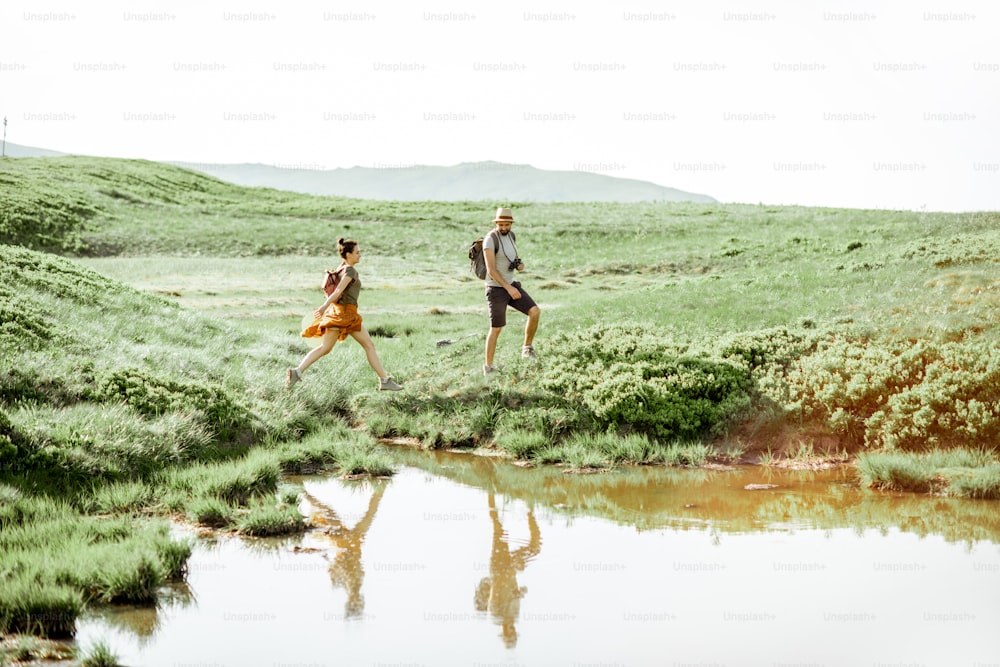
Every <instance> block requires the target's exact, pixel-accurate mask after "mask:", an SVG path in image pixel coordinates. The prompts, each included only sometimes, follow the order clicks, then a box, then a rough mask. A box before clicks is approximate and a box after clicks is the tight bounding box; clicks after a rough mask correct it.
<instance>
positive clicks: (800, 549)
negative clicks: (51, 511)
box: [77, 447, 1000, 667]
mask: <svg viewBox="0 0 1000 667" xmlns="http://www.w3.org/2000/svg"><path fill="white" fill-rule="evenodd" d="M389 451H390V452H391V453H392V456H393V457H394V458H395V459H396V460H397V461H398V473H397V474H396V475H395V476H394V477H392V478H391V479H384V480H383V479H380V480H369V481H347V480H342V479H339V478H336V477H330V476H325V477H324V476H314V477H299V478H293V479H292V481H293V482H295V483H297V484H300V485H301V486H302V488H303V490H304V491H303V494H302V503H301V506H300V507H301V510H302V511H303V513H305V514H307V515H308V516H309V517H311V518H312V520H313V523H314V524H315V525H316V528H315V529H313V530H310V531H309V532H308V533H306V534H305V535H300V536H295V537H294V538H290V539H289V538H286V539H272V540H249V539H243V538H239V537H233V536H220V537H217V538H212V539H199V540H198V541H197V543H196V546H195V549H194V553H193V555H192V557H191V559H190V561H189V573H188V577H187V582H186V584H185V585H181V586H175V587H173V588H172V589H170V591H168V592H167V595H166V596H165V601H164V602H163V603H162V604H161V605H160V606H159V608H158V609H148V608H146V609H132V608H116V609H112V610H106V611H103V612H100V613H92V614H90V615H88V616H86V617H84V618H83V619H82V620H81V621H80V622H79V623H78V635H77V641H78V643H79V644H80V645H82V646H84V647H86V646H88V645H90V644H91V643H93V642H94V641H97V640H104V641H105V642H107V643H108V644H109V646H110V647H111V649H112V651H113V652H115V653H117V654H118V656H119V657H120V658H121V660H122V662H123V663H124V664H126V665H164V666H171V667H184V666H188V667H194V666H198V667H208V666H212V665H216V666H218V665H262V666H264V665H267V666H271V667H292V666H295V667H305V666H318V665H330V666H332V665H366V666H370V667H390V666H391V667H403V666H423V665H426V666H437V665H466V666H469V667H487V666H493V665H502V666H505V667H516V666H517V667H519V666H531V665H539V666H542V665H569V666H574V667H612V666H615V667H618V666H632V665H667V666H670V667H683V666H700V667H704V666H710V665H711V666H715V665H732V666H743V665H761V666H767V667H792V666H796V667H804V666H816V665H824V666H833V665H870V666H872V667H889V666H892V667H899V666H903V665H906V666H912V665H917V666H926V667H930V666H933V665H942V666H947V667H959V666H966V667H987V666H1000V632H998V631H997V629H998V628H1000V597H998V593H1000V503H997V502H995V501H971V500H959V499H948V498H936V497H929V496H918V495H913V494H887V493H882V492H874V491H869V490H866V489H862V488H859V485H858V483H857V481H856V477H855V474H854V471H853V469H852V468H850V467H841V468H835V469H830V470H821V471H812V470H805V471H793V470H780V469H772V468H765V467H742V466H741V467H736V468H733V469H728V470H727V469H721V470H705V469H674V468H662V467H625V468H619V469H617V470H615V471H612V472H607V473H602V474H590V475H584V474H564V473H563V471H562V470H561V469H560V468H556V467H540V468H530V469H525V468H522V467H519V466H516V465H514V464H512V463H511V462H509V461H505V460H499V459H493V458H488V457H481V456H474V455H470V454H462V453H451V452H424V451H417V450H410V449H406V448H401V447H393V448H390V449H389ZM748 487H749V488H748Z"/></svg>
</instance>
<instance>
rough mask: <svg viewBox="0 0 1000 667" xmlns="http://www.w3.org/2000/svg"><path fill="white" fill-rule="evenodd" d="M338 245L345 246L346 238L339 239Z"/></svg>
mask: <svg viewBox="0 0 1000 667" xmlns="http://www.w3.org/2000/svg"><path fill="white" fill-rule="evenodd" d="M337 245H341V246H342V245H344V237H343V236H341V237H340V238H339V239H337Z"/></svg>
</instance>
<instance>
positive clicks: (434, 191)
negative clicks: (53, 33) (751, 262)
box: [6, 142, 716, 204]
mask: <svg viewBox="0 0 1000 667" xmlns="http://www.w3.org/2000/svg"><path fill="white" fill-rule="evenodd" d="M6 154H7V156H8V157H60V156H65V155H67V154H66V153H61V152H59V151H53V150H48V149H44V148H34V147H30V146H21V145H18V144H12V143H9V142H8V143H7V145H6ZM170 164H173V165H176V166H179V167H184V168H186V169H191V170H194V171H199V172H202V173H205V174H209V175H211V176H215V177H216V178H218V179H221V180H223V181H226V182H229V183H234V184H236V185H246V186H253V187H268V188H275V189H277V190H287V191H290V192H300V193H304V194H313V195H333V196H339V197H352V198H357V199H376V200H383V201H490V202H570V201H586V202H639V201H657V202H695V203H704V204H710V203H714V202H715V201H716V200H715V199H713V198H712V197H709V196H708V195H704V194H698V193H693V192H685V191H683V190H678V189H676V188H670V187H666V186H663V185H658V184H656V183H651V182H649V181H640V180H636V179H631V178H618V177H616V176H609V175H606V174H598V173H592V172H587V171H582V170H581V171H555V170H548V169H538V168H536V167H532V166H531V165H527V164H506V163H502V162H492V161H487V162H465V163H462V164H458V165H454V166H450V167H443V166H430V165H412V166H403V167H350V168H343V169H293V168H283V167H274V166H270V165H265V164H202V163H195V162H171V163H170Z"/></svg>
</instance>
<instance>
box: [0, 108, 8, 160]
mask: <svg viewBox="0 0 1000 667" xmlns="http://www.w3.org/2000/svg"><path fill="white" fill-rule="evenodd" d="M0 157H7V116H4V117H3V152H2V153H0Z"/></svg>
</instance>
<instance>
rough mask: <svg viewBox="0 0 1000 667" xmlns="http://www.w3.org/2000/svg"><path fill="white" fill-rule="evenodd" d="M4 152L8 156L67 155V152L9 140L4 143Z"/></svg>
mask: <svg viewBox="0 0 1000 667" xmlns="http://www.w3.org/2000/svg"><path fill="white" fill-rule="evenodd" d="M3 154H4V155H6V156H7V157H63V156H64V155H66V153H60V152H59V151H50V150H48V149H46V148H34V147H32V146H21V145H20V144H12V143H10V142H9V141H8V142H7V143H6V144H5V145H4V151H3Z"/></svg>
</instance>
